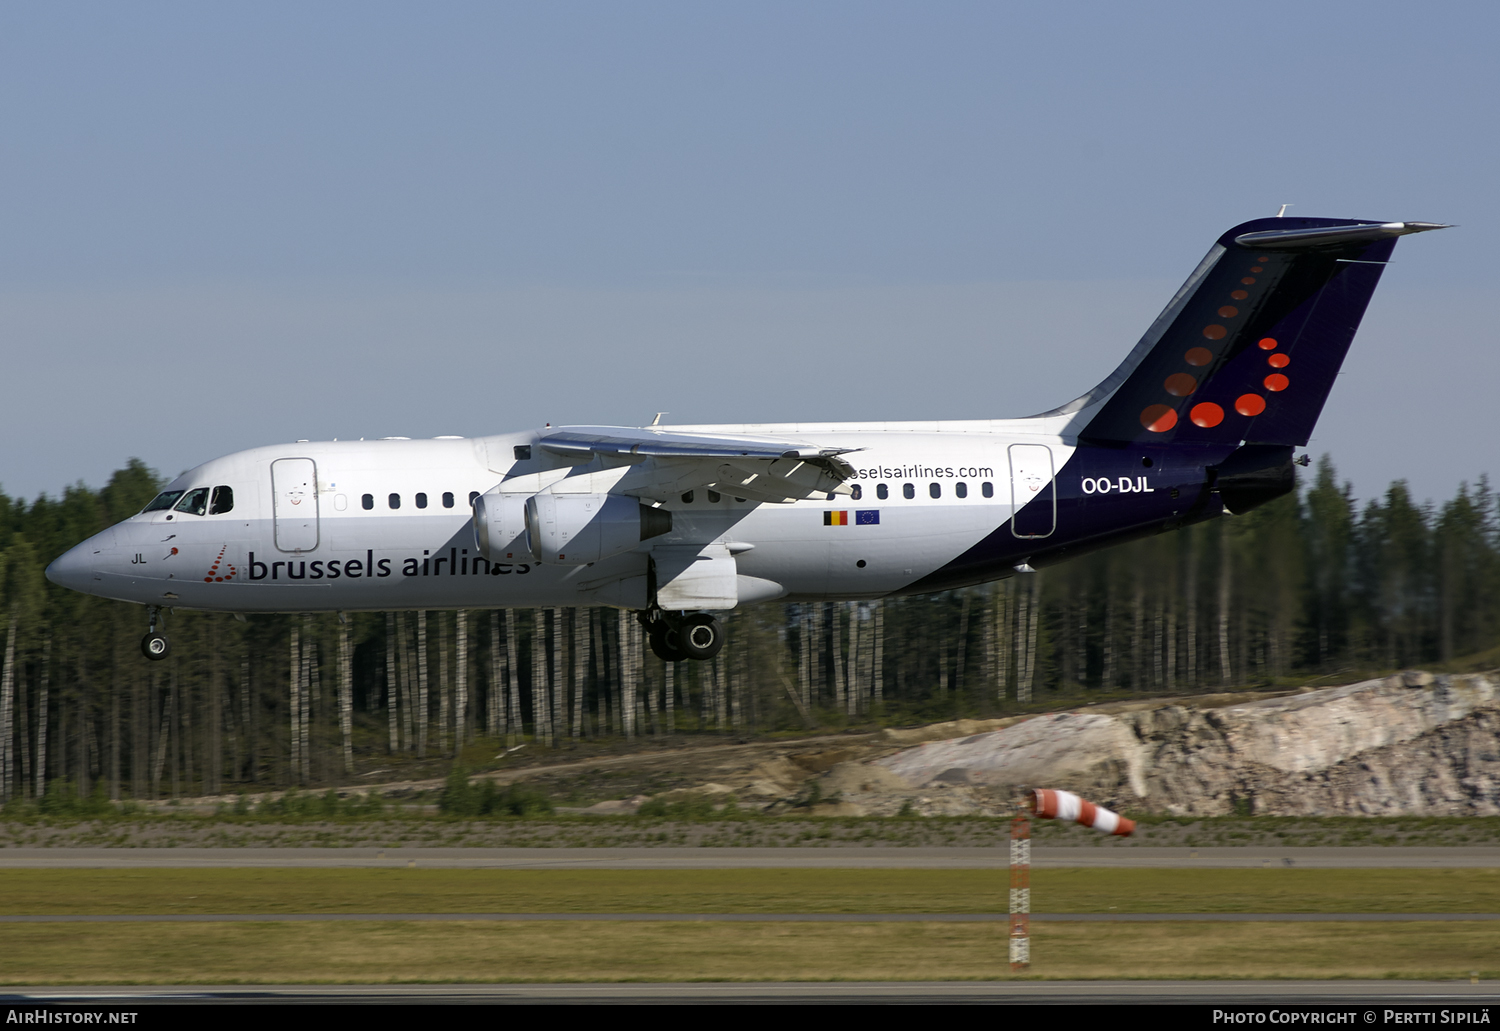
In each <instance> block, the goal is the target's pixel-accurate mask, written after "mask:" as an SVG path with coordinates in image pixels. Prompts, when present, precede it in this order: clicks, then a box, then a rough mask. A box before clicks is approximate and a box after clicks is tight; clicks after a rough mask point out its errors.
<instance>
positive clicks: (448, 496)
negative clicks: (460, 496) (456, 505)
mask: <svg viewBox="0 0 1500 1031" xmlns="http://www.w3.org/2000/svg"><path fill="white" fill-rule="evenodd" d="M443 507H444V508H452V507H453V492H452V491H451V490H445V491H443Z"/></svg>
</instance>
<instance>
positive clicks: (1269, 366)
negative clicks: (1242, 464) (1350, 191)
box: [1070, 218, 1445, 445]
mask: <svg viewBox="0 0 1500 1031" xmlns="http://www.w3.org/2000/svg"><path fill="white" fill-rule="evenodd" d="M1442 228H1445V227H1444V226H1441V225H1437V224H1435V223H1431V222H1387V223H1379V222H1356V221H1349V220H1346V219H1330V218H1262V219H1256V220H1255V221H1253V222H1246V223H1244V224H1243V225H1239V226H1235V227H1234V228H1233V229H1231V230H1229V232H1227V233H1225V234H1224V235H1223V236H1221V237H1220V238H1219V241H1218V243H1217V244H1215V245H1214V248H1213V250H1211V251H1210V252H1209V254H1208V257H1206V258H1205V259H1204V260H1203V262H1202V264H1200V265H1199V266H1198V270H1197V271H1196V272H1195V273H1194V274H1193V276H1192V278H1190V279H1189V280H1188V282H1187V283H1186V284H1185V285H1184V286H1183V288H1182V290H1181V291H1179V293H1178V295H1177V297H1175V298H1174V299H1173V301H1172V303H1171V304H1170V305H1168V307H1167V310H1166V311H1164V312H1162V314H1161V317H1160V318H1158V319H1157V321H1156V323H1155V324H1154V325H1153V326H1152V327H1151V330H1150V331H1149V332H1148V333H1147V334H1146V337H1145V338H1144V339H1142V341H1141V343H1140V344H1139V345H1138V346H1137V347H1136V349H1135V351H1134V352H1132V353H1131V355H1130V357H1129V358H1128V359H1126V362H1125V364H1124V365H1122V366H1121V367H1120V368H1119V369H1117V370H1116V371H1115V374H1114V375H1113V376H1111V377H1110V378H1109V379H1108V380H1106V381H1105V382H1104V383H1103V384H1100V388H1098V389H1096V390H1095V391H1094V392H1093V394H1092V395H1091V396H1090V397H1089V398H1088V402H1089V403H1097V401H1098V400H1099V399H1101V398H1103V397H1104V396H1106V394H1107V396H1108V400H1105V401H1104V402H1103V405H1102V407H1101V408H1100V409H1099V410H1098V411H1097V412H1096V413H1095V414H1094V416H1093V418H1091V419H1089V421H1088V423H1087V424H1086V425H1085V426H1084V428H1083V430H1082V431H1081V432H1080V434H1079V436H1080V437H1081V438H1083V439H1084V440H1092V441H1098V442H1105V441H1111V442H1121V441H1140V442H1150V443H1157V444H1162V443H1168V442H1172V441H1178V442H1184V443H1223V444H1238V443H1239V442H1241V441H1247V442H1250V443H1260V444H1280V445H1305V444H1306V443H1307V441H1308V438H1309V437H1310V436H1311V435H1312V429H1313V424H1314V423H1315V422H1317V419H1318V414H1319V413H1320V412H1321V411H1322V410H1323V403H1324V401H1326V400H1327V399H1328V392H1329V391H1330V390H1331V389H1332V388H1333V381H1334V377H1335V376H1337V375H1338V371H1339V366H1340V365H1341V364H1342V363H1343V360H1344V355H1345V353H1347V352H1348V350H1349V344H1350V342H1351V341H1353V339H1354V331H1355V330H1356V329H1358V328H1359V321H1360V319H1361V318H1362V317H1363V316H1364V312H1365V306H1366V305H1368V304H1369V302H1370V297H1371V295H1372V294H1373V293H1374V292H1375V286H1376V284H1377V283H1378V282H1379V281H1380V273H1381V272H1382V271H1383V270H1384V269H1385V264H1386V262H1387V261H1388V260H1389V259H1390V255H1391V250H1392V248H1394V247H1395V245H1396V237H1398V236H1403V235H1405V234H1407V233H1420V232H1423V231H1425V230H1428V229H1442ZM1116 384H1118V386H1116ZM1070 407H1071V406H1070ZM1074 410H1079V409H1077V408H1075V409H1074Z"/></svg>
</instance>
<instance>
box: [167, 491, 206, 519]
mask: <svg viewBox="0 0 1500 1031" xmlns="http://www.w3.org/2000/svg"><path fill="white" fill-rule="evenodd" d="M174 507H175V508H176V509H177V511H179V512H191V513H192V514H193V515H202V514H203V513H204V512H207V511H208V488H207V487H197V488H195V489H193V490H190V491H188V492H187V493H186V494H184V495H183V496H182V500H181V501H179V502H177V504H176V506H174Z"/></svg>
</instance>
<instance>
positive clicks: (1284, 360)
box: [1266, 354, 1292, 369]
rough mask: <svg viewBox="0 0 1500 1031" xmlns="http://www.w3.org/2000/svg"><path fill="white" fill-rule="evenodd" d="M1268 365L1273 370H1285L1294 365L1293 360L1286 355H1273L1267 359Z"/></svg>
mask: <svg viewBox="0 0 1500 1031" xmlns="http://www.w3.org/2000/svg"><path fill="white" fill-rule="evenodd" d="M1266 364H1267V365H1269V366H1271V368H1273V369H1284V368H1286V367H1287V366H1288V365H1290V364H1292V360H1291V359H1290V358H1288V357H1287V356H1286V355H1284V354H1273V355H1271V357H1269V358H1267V359H1266Z"/></svg>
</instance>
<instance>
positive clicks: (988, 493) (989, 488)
mask: <svg viewBox="0 0 1500 1031" xmlns="http://www.w3.org/2000/svg"><path fill="white" fill-rule="evenodd" d="M979 493H981V494H983V495H984V496H985V497H987V498H992V497H994V496H995V485H994V484H993V483H990V482H989V481H988V480H986V481H985V482H984V485H983V486H981V487H980V488H979Z"/></svg>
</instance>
